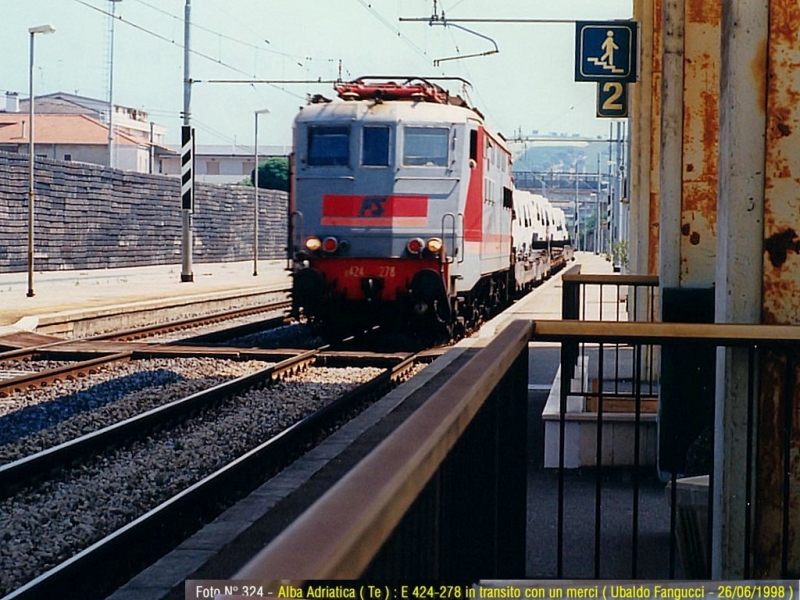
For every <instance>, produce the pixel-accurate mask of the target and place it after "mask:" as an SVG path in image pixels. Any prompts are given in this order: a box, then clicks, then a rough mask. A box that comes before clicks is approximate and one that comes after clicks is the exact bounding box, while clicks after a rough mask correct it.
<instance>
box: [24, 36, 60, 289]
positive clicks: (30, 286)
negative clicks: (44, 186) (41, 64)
mask: <svg viewBox="0 0 800 600" xmlns="http://www.w3.org/2000/svg"><path fill="white" fill-rule="evenodd" d="M55 30H56V29H55V27H53V26H52V25H39V26H38V27H31V28H30V29H28V33H30V35H31V55H30V63H29V67H30V68H29V74H28V97H29V100H28V293H27V296H28V298H32V297H33V296H35V295H36V294H35V292H34V291H33V195H34V194H33V169H34V161H35V155H34V141H33V113H34V110H33V38H34V37H35V36H36V34H37V33H54V32H55Z"/></svg>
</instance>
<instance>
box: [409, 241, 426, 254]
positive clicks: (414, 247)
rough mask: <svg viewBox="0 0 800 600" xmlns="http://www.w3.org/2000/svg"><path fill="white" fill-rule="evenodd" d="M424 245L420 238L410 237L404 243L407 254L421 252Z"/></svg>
mask: <svg viewBox="0 0 800 600" xmlns="http://www.w3.org/2000/svg"><path fill="white" fill-rule="evenodd" d="M424 247H425V242H423V241H422V240H421V239H420V238H413V239H410V240H408V243H407V244H406V250H408V252H409V254H419V253H420V252H422V249H423V248H424Z"/></svg>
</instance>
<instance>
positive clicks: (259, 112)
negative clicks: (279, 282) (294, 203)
mask: <svg viewBox="0 0 800 600" xmlns="http://www.w3.org/2000/svg"><path fill="white" fill-rule="evenodd" d="M267 113H269V109H268V108H262V109H261V110H257V111H255V112H254V117H255V128H254V134H255V135H254V137H255V140H254V142H255V143H254V148H253V153H254V155H255V160H256V166H255V171H254V173H253V185H254V186H255V190H256V194H255V200H254V201H253V277H255V276H256V275H258V115H264V114H267Z"/></svg>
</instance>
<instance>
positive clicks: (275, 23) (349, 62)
mask: <svg viewBox="0 0 800 600" xmlns="http://www.w3.org/2000/svg"><path fill="white" fill-rule="evenodd" d="M184 5H185V0H122V1H120V2H118V3H117V16H118V17H121V18H122V20H119V19H118V20H117V21H116V22H115V23H116V27H115V32H116V33H115V35H116V43H115V56H114V100H115V103H116V104H121V105H124V106H130V107H135V108H141V109H143V110H146V111H147V112H148V113H149V114H150V118H151V120H153V121H155V122H157V123H158V124H160V125H162V126H164V127H166V128H167V130H168V133H167V139H168V141H169V142H171V143H175V142H177V141H178V140H179V137H180V125H181V117H180V112H181V110H182V108H183V49H182V44H183V14H184ZM433 6H434V4H433V0H284V1H281V2H275V1H269V0H225V1H221V0H192V22H193V24H194V25H195V27H194V28H193V29H192V41H191V47H192V49H193V50H194V51H196V52H197V53H201V54H202V55H203V56H200V55H198V54H193V55H192V77H193V78H194V79H198V80H208V79H252V78H258V79H318V78H322V79H335V78H336V77H337V76H338V74H339V63H340V61H341V65H342V77H343V78H344V79H348V78H355V77H357V76H359V75H367V74H370V75H383V74H388V75H420V76H425V75H448V76H460V77H464V78H465V79H468V80H469V81H471V82H472V84H473V89H472V92H471V100H472V103H473V104H474V105H476V106H477V107H478V108H479V109H480V110H481V111H482V112H483V113H484V115H486V117H487V118H488V119H489V121H490V122H491V123H492V125H493V126H494V127H495V129H497V130H499V131H501V132H502V133H504V134H505V135H506V136H512V135H514V133H515V132H516V131H517V130H519V129H521V130H522V132H523V134H529V133H531V131H532V130H539V131H541V132H550V131H553V132H561V133H567V134H573V133H580V134H586V135H593V136H594V135H602V136H605V135H607V133H608V131H609V125H608V120H603V119H597V118H595V116H594V114H595V103H596V84H594V83H575V82H574V80H573V79H574V76H573V75H574V37H575V34H574V25H572V24H544V23H539V24H472V23H470V24H466V23H464V24H463V26H465V27H468V28H470V29H473V30H475V31H476V32H478V33H480V34H481V35H483V36H488V37H490V38H492V39H493V40H494V41H495V42H496V43H497V46H498V47H499V50H500V52H499V53H498V54H494V55H491V56H486V57H480V58H470V59H465V60H454V61H446V62H444V63H442V64H441V66H439V67H434V66H433V61H434V60H435V59H438V58H443V57H450V56H454V55H458V54H471V53H479V52H485V51H487V50H491V49H492V48H493V46H492V43H491V42H490V41H487V40H486V39H483V38H481V37H479V36H476V35H471V34H469V33H467V32H465V31H461V30H458V29H456V28H454V27H446V28H445V27H441V26H437V27H431V26H429V25H428V24H427V23H406V22H400V21H399V20H398V19H399V17H429V16H430V15H431V13H432V11H433ZM92 7H94V9H93V8H92ZM98 9H99V10H98ZM442 9H444V10H445V13H446V15H447V17H448V18H451V19H457V18H480V17H484V18H526V19H578V20H605V19H625V18H629V17H630V16H631V0H559V1H558V2H552V1H550V2H546V1H544V0H442V1H440V2H438V10H439V12H440V13H441V11H442ZM0 10H2V15H3V16H2V19H0V36H1V38H2V40H3V42H4V43H3V48H4V50H3V54H2V57H3V60H2V61H1V62H0V93H2V94H4V93H5V91H6V90H10V91H16V92H19V94H20V97H26V96H27V93H28V63H29V55H28V50H29V45H28V41H29V34H28V28H29V27H33V26H37V25H44V24H51V25H53V26H54V27H55V28H56V30H57V31H56V33H55V34H53V35H37V36H36V45H35V48H36V61H35V62H36V74H35V79H34V82H35V86H36V90H35V92H36V94H45V93H50V92H55V91H64V92H70V93H78V94H81V95H85V96H91V97H96V98H101V99H105V98H107V97H108V67H109V53H108V50H109V27H110V19H109V17H108V16H106V15H105V14H103V12H110V11H111V2H110V1H107V0H25V1H24V2H19V1H12V0H0ZM100 11H103V12H100ZM144 30H147V31H144ZM307 93H322V94H324V95H327V96H329V97H332V96H333V95H334V94H333V91H332V89H331V86H330V84H322V85H320V84H314V85H312V84H301V85H285V86H273V85H266V84H258V85H253V84H213V83H197V84H195V85H194V86H193V93H192V114H193V117H194V120H193V122H194V125H195V126H196V127H197V143H198V144H227V143H231V144H232V143H234V142H236V143H239V144H242V145H252V143H253V119H254V117H253V111H254V110H257V109H262V108H269V109H270V110H271V111H272V112H271V114H269V115H264V116H262V117H260V121H259V142H260V143H261V144H289V143H291V128H292V119H293V118H294V116H295V114H296V113H297V109H298V107H299V106H301V105H303V104H305V98H306V94H307ZM0 102H2V100H0Z"/></svg>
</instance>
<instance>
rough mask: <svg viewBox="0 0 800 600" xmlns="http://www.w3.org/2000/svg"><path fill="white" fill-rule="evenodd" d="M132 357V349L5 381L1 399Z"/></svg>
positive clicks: (2, 386) (33, 372)
mask: <svg viewBox="0 0 800 600" xmlns="http://www.w3.org/2000/svg"><path fill="white" fill-rule="evenodd" d="M132 355H133V350H132V349H131V350H130V351H129V352H116V353H113V354H107V355H106V356H101V357H99V358H92V359H89V360H84V361H80V362H77V363H74V364H69V365H63V366H61V367H55V368H53V369H47V370H45V371H32V372H30V373H26V374H25V375H20V376H18V377H12V378H10V379H5V380H2V381H0V397H4V396H7V395H8V394H9V393H12V392H24V391H26V390H31V389H35V388H38V387H43V386H45V385H47V384H48V383H53V382H57V381H64V380H66V379H70V378H75V377H82V376H84V375H85V374H86V373H91V372H92V371H94V370H96V368H97V367H99V366H101V365H106V364H111V363H115V362H123V361H128V360H130V359H131V356H132Z"/></svg>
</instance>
